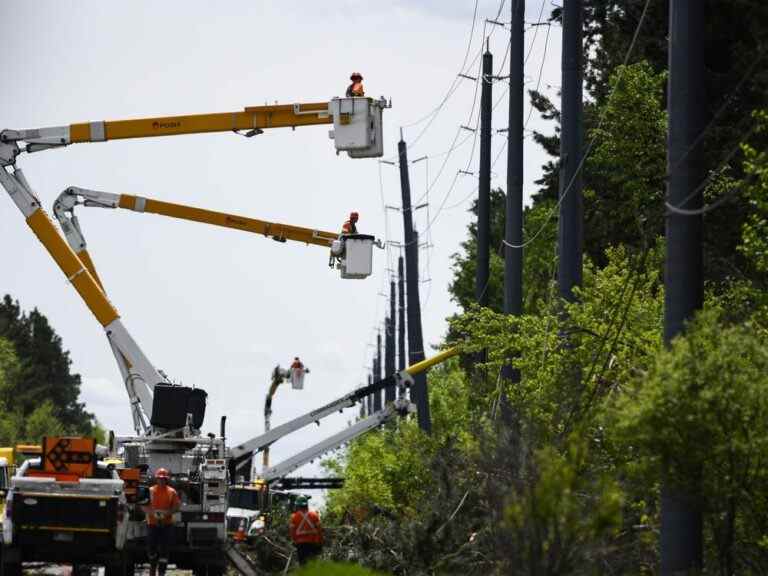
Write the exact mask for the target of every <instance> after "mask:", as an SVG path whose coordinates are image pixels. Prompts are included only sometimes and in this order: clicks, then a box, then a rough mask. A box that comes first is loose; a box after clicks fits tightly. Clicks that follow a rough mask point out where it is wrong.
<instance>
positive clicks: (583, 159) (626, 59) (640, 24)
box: [503, 0, 651, 248]
mask: <svg viewBox="0 0 768 576" xmlns="http://www.w3.org/2000/svg"><path fill="white" fill-rule="evenodd" d="M650 3H651V0H645V5H644V6H643V12H642V14H641V15H640V20H639V21H638V23H637V27H636V28H635V33H634V35H633V36H632V42H630V44H629V48H628V49H627V52H626V54H625V55H624V60H623V62H622V68H621V69H620V71H619V76H618V78H617V80H616V84H615V85H614V87H613V90H611V93H610V94H609V95H608V102H609V103H610V101H611V100H612V99H613V95H614V94H615V93H616V89H617V87H618V86H619V85H620V84H621V80H622V77H623V75H624V70H625V69H626V65H627V62H629V57H630V56H631V55H632V52H633V50H634V48H635V44H636V43H637V39H638V37H639V36H640V30H641V29H642V27H643V22H644V21H645V17H646V14H647V13H648V6H649V5H650ZM606 112H607V106H606V108H604V109H603V113H602V114H601V115H600V120H599V121H598V124H597V129H596V130H595V132H596V134H597V133H599V132H600V128H601V127H602V125H603V122H604V121H605V117H606ZM596 142H597V136H596V135H595V136H594V137H593V138H592V140H590V142H589V145H588V146H587V149H586V150H585V151H584V153H583V154H582V155H581V159H580V160H579V164H578V166H576V170H574V172H573V175H572V176H571V179H570V181H569V182H568V185H567V186H566V187H565V189H564V190H563V193H562V194H560V198H558V200H557V203H556V204H555V206H554V207H553V208H552V210H550V212H549V214H547V217H546V218H545V219H544V223H543V224H542V225H541V227H540V228H539V229H538V230H537V231H536V232H535V233H534V234H533V235H532V236H531V237H530V238H529V239H528V240H526V241H525V242H523V243H522V244H511V243H509V242H507V241H506V240H503V242H504V245H505V246H508V247H509V248H525V247H526V246H529V245H530V244H532V243H533V242H535V241H536V239H537V238H538V237H539V236H540V235H541V233H542V232H543V231H544V229H545V228H546V227H547V226H549V223H550V222H551V220H552V216H553V215H554V213H555V210H559V209H560V206H561V205H562V203H563V201H564V200H565V198H566V197H567V196H568V193H569V192H570V191H571V188H572V187H573V183H574V182H575V181H576V177H577V176H578V175H579V174H580V173H581V170H582V168H583V167H584V163H585V162H586V161H587V158H588V157H589V155H590V153H591V152H592V149H593V148H594V146H595V143H596Z"/></svg>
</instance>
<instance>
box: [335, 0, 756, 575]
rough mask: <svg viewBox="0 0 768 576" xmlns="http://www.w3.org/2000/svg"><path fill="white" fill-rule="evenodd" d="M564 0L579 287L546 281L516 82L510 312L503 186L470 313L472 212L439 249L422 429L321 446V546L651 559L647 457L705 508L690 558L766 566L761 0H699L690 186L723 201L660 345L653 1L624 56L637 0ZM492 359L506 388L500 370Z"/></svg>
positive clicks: (536, 560)
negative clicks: (574, 120) (483, 290)
mask: <svg viewBox="0 0 768 576" xmlns="http://www.w3.org/2000/svg"><path fill="white" fill-rule="evenodd" d="M584 4H585V11H586V33H585V46H586V48H587V51H586V53H587V54H589V57H588V60H587V62H586V68H585V79H586V83H587V89H588V92H589V96H590V99H589V101H588V102H586V103H585V134H586V140H587V142H594V146H593V147H592V148H591V154H590V157H589V159H588V161H587V162H586V164H585V167H584V174H583V176H584V182H585V189H584V209H585V263H584V281H583V285H582V286H581V287H580V288H578V290H577V296H578V298H577V301H576V302H572V303H569V302H562V301H559V300H558V299H557V298H556V296H555V294H556V291H554V290H553V281H554V279H555V278H554V272H555V270H556V254H555V252H554V250H555V233H556V230H557V226H556V222H557V214H556V212H553V210H556V206H555V203H556V199H557V189H558V173H557V172H558V164H557V160H556V159H557V155H558V154H559V128H558V126H557V124H559V118H560V116H559V110H558V108H557V107H556V106H555V105H554V104H553V103H552V102H551V101H550V100H549V99H548V98H546V97H545V96H544V95H543V94H539V93H531V94H530V95H531V98H532V102H533V105H534V107H536V108H537V109H538V110H539V111H540V113H541V114H542V116H544V117H546V118H549V119H551V120H554V121H555V123H556V126H555V130H554V134H535V135H534V139H535V141H536V142H538V143H539V144H540V145H541V146H542V147H543V148H544V149H545V150H546V151H547V152H548V153H549V154H550V155H551V156H552V157H553V159H552V160H551V161H549V162H548V163H547V165H546V166H545V169H544V176H543V178H542V179H541V181H540V182H539V185H540V186H541V187H540V189H539V191H538V193H537V194H536V195H534V198H533V204H532V206H530V207H529V208H527V209H526V212H525V238H526V240H531V241H532V242H531V244H530V245H528V246H527V247H526V249H525V258H524V262H525V264H524V265H525V269H524V282H525V284H524V288H525V308H524V314H523V315H522V316H519V317H511V316H507V315H504V314H501V313H500V311H501V309H502V303H503V296H502V273H501V271H502V269H503V260H502V258H503V252H502V251H498V252H497V251H496V250H495V248H496V246H499V245H500V243H501V238H502V235H503V205H504V192H503V191H502V190H494V191H493V192H492V198H491V204H492V210H491V217H492V224H491V248H492V251H491V282H490V283H489V287H488V290H489V292H490V293H489V306H488V307H487V308H477V307H476V306H475V305H474V302H475V300H476V299H475V286H474V282H475V259H476V252H477V244H476V230H475V227H474V224H472V225H470V227H469V230H468V235H467V240H466V241H465V242H464V243H463V244H462V245H461V249H460V251H459V252H458V253H457V254H455V255H454V257H453V271H454V279H453V282H452V283H451V286H450V291H451V294H452V296H453V298H454V300H455V301H456V302H457V303H458V304H459V305H460V306H461V308H462V313H461V314H459V315H456V316H455V317H453V318H452V319H451V323H450V329H449V337H448V340H449V343H450V344H451V345H457V346H459V347H460V348H461V350H462V353H463V355H462V358H461V360H460V361H456V362H452V363H450V364H448V365H447V366H444V367H442V368H439V369H436V370H435V371H434V372H433V373H432V374H431V375H430V403H431V408H432V414H433V433H432V435H431V436H429V437H427V436H424V435H423V434H421V433H420V432H419V430H418V429H416V427H415V424H414V423H412V422H400V423H398V424H397V425H393V426H390V427H389V428H387V429H386V430H383V431H378V432H373V433H371V434H370V435H369V436H367V437H366V438H364V439H361V440H359V441H358V442H355V443H354V445H353V446H352V447H350V449H349V450H348V451H347V452H346V454H345V455H344V456H343V457H338V458H336V459H335V460H334V461H333V462H330V463H329V466H330V467H331V469H332V470H333V471H334V472H335V473H336V474H343V475H345V476H346V478H347V479H348V484H347V486H345V488H344V489H343V490H341V491H340V492H338V493H334V494H333V495H331V496H330V498H329V503H328V512H329V520H331V522H332V523H335V524H336V526H337V536H338V537H337V538H336V539H335V540H334V543H333V544H332V545H331V546H330V547H329V550H328V552H327V555H328V556H330V557H333V558H336V559H346V560H354V561H357V562H360V563H362V564H365V565H368V566H371V567H373V568H375V569H380V570H388V571H391V572H393V573H395V574H437V573H439V574H459V573H461V574H467V575H469V574H528V575H540V574H541V575H543V574H594V573H610V574H654V573H658V571H659V552H658V550H659V540H658V539H659V530H660V501H661V498H660V485H661V483H662V472H663V471H666V472H667V473H668V474H670V475H671V480H674V482H676V483H677V485H682V486H687V487H688V488H689V489H690V490H691V491H692V492H693V494H694V496H695V498H696V500H697V502H698V503H699V504H700V505H701V506H702V509H703V511H704V513H705V522H706V528H705V556H706V559H705V568H704V572H703V573H704V574H748V575H752V574H755V575H756V574H764V573H768V500H767V499H766V497H765V494H764V493H765V486H766V480H767V479H766V478H765V474H766V472H765V462H766V458H767V457H768V451H767V448H768V427H766V424H765V422H766V421H768V418H766V416H768V414H766V412H767V411H768V404H766V400H765V399H766V398H768V394H767V393H768V380H767V379H766V374H768V355H767V354H766V350H767V349H768V346H767V345H766V344H768V290H766V287H767V286H768V257H767V256H766V255H767V254H768V242H766V240H765V239H766V238H767V237H768V180H767V179H766V178H767V175H768V156H767V155H766V152H765V150H766V149H768V140H767V139H766V135H768V131H766V127H768V113H766V112H765V111H764V110H765V109H766V96H765V95H766V94H767V93H768V73H766V71H765V70H766V68H765V66H761V65H760V63H761V61H762V58H763V50H764V46H766V41H768V3H756V2H752V1H751V0H738V1H736V2H731V1H726V0H707V1H706V2H705V5H706V10H707V17H706V26H707V38H708V39H709V40H710V41H711V42H712V45H711V46H710V47H709V48H708V49H707V51H706V54H705V60H706V65H707V72H708V73H707V95H706V96H707V105H708V106H709V110H708V112H709V115H710V118H711V120H712V121H711V123H710V124H709V125H708V126H707V129H706V131H705V133H704V134H703V135H702V137H701V139H700V141H699V142H698V143H697V146H701V147H702V152H703V156H704V158H705V161H706V165H707V166H708V168H709V173H708V175H707V178H708V180H707V183H706V187H705V201H706V202H707V203H712V202H715V201H718V200H719V199H720V198H722V197H723V196H724V195H725V197H726V198H731V199H732V201H730V202H725V203H721V202H718V208H717V209H716V210H712V211H710V212H708V213H707V214H706V216H705V238H704V255H705V277H706V280H707V285H706V286H707V289H706V294H707V296H706V304H705V309H704V311H702V312H701V313H700V314H699V315H698V316H697V317H696V318H695V319H693V320H692V321H691V322H690V323H689V324H688V325H687V327H686V331H685V333H684V334H682V335H680V336H678V338H677V339H676V340H675V341H674V342H673V343H672V345H671V347H669V348H667V347H665V345H664V344H663V342H662V334H663V312H664V311H663V305H664V286H663V279H662V269H663V261H664V251H665V244H664V239H663V234H664V224H665V222H664V218H665V207H664V203H663V202H664V195H665V186H666V181H667V174H666V172H667V166H666V162H667V161H666V154H667V152H666V137H667V118H666V112H665V108H666V62H667V29H668V28H667V18H668V10H669V6H668V2H651V3H649V4H648V6H649V9H648V13H647V15H646V22H645V25H644V27H643V30H642V32H641V34H640V35H639V36H638V37H637V39H636V41H637V42H636V46H635V48H634V50H633V52H632V56H631V58H630V59H629V61H628V62H627V63H624V62H623V59H624V55H625V54H626V52H627V49H628V47H629V45H630V43H631V42H632V40H633V34H634V31H635V28H636V26H637V22H638V20H639V18H640V14H641V12H642V10H643V7H644V6H645V4H646V2H645V0H610V1H603V0H585V3H584ZM552 18H553V19H554V20H557V19H559V18H560V10H559V9H555V10H554V12H553V14H552ZM734 151H735V152H736V153H733V152H734ZM476 210H477V206H476V205H473V207H472V213H473V214H476ZM543 224H547V226H544V227H542V225H543ZM539 230H541V234H540V235H539V236H536V238H535V239H534V236H533V235H534V234H536V232H537V231H539ZM480 351H484V352H485V353H484V354H483V355H480V354H478V353H479V352H480ZM479 358H483V363H482V364H480V363H478V359H479ZM510 364H511V365H513V366H514V367H515V368H517V370H518V371H519V373H520V376H521V378H520V382H518V383H515V384H512V383H511V382H509V381H507V380H506V379H504V378H503V377H502V373H503V372H502V368H503V366H505V365H510ZM500 405H503V406H504V407H505V410H499V406H500ZM500 414H501V416H500ZM350 480H351V481H350ZM673 485H674V483H673ZM350 510H354V513H352V512H350Z"/></svg>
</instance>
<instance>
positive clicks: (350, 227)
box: [341, 220, 357, 234]
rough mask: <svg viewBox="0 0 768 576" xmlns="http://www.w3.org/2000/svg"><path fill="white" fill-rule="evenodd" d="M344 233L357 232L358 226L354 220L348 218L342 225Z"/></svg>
mask: <svg viewBox="0 0 768 576" xmlns="http://www.w3.org/2000/svg"><path fill="white" fill-rule="evenodd" d="M341 233H342V234H357V226H356V225H355V223H354V222H352V220H347V221H346V222H344V224H343V225H342V227H341Z"/></svg>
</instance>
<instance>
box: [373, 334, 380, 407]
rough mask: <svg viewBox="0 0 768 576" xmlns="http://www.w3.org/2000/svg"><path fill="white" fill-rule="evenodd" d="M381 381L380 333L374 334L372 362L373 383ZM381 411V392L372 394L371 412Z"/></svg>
mask: <svg viewBox="0 0 768 576" xmlns="http://www.w3.org/2000/svg"><path fill="white" fill-rule="evenodd" d="M379 380H381V331H380V330H379V331H378V332H377V333H376V360H374V361H373V381H374V382H378V381H379ZM379 410H381V391H377V392H374V393H373V411H374V412H378V411H379Z"/></svg>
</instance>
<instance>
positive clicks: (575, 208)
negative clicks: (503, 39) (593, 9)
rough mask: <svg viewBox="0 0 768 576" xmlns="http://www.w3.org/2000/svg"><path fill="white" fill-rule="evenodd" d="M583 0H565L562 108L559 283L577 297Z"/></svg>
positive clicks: (563, 293)
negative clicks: (575, 293)
mask: <svg viewBox="0 0 768 576" xmlns="http://www.w3.org/2000/svg"><path fill="white" fill-rule="evenodd" d="M583 25H584V24H583V8H582V0H564V1H563V56H562V73H563V80H562V83H563V87H562V108H561V125H562V132H561V134H560V222H559V224H560V230H559V233H558V261H557V265H558V286H559V289H560V296H561V297H563V298H564V299H566V300H568V301H569V302H573V301H574V300H575V296H574V294H573V288H574V287H575V286H580V285H581V261H582V251H583V247H582V246H583V243H584V232H583V208H582V181H581V171H580V170H579V165H580V164H581V158H582V154H583V150H582V132H583V128H582V61H583V57H582V51H583V46H582V26H583Z"/></svg>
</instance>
